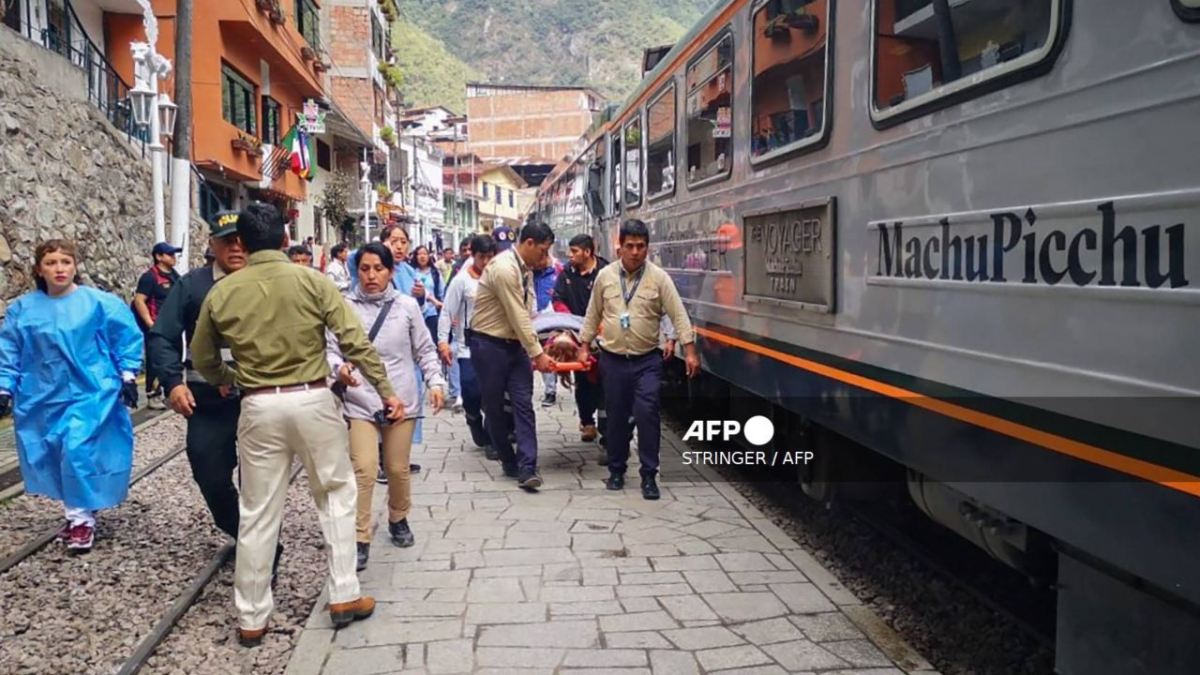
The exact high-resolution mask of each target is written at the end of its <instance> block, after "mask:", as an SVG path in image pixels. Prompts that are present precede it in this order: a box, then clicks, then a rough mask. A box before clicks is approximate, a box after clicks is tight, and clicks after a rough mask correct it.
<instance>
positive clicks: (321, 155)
mask: <svg viewBox="0 0 1200 675" xmlns="http://www.w3.org/2000/svg"><path fill="white" fill-rule="evenodd" d="M317 168H319V169H323V170H325V171H332V170H333V152H332V151H331V150H330V148H329V144H328V143H326V142H325V141H323V140H321V139H319V138H318V139H317Z"/></svg>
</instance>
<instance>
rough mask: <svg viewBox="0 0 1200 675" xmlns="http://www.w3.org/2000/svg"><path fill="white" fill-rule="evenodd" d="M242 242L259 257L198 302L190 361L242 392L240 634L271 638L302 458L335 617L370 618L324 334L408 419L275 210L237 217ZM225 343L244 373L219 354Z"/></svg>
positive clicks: (356, 324)
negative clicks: (283, 540) (293, 486)
mask: <svg viewBox="0 0 1200 675" xmlns="http://www.w3.org/2000/svg"><path fill="white" fill-rule="evenodd" d="M237 232H238V237H240V238H241V240H242V243H243V244H244V245H245V247H246V250H247V251H248V252H249V253H250V260H249V264H248V265H247V266H246V268H245V269H243V270H241V271H240V272H238V273H237V274H235V275H232V276H230V277H229V278H228V279H225V280H224V281H222V282H221V283H220V284H218V285H217V286H216V287H214V288H213V290H212V292H210V293H209V294H208V297H206V298H205V299H204V304H203V305H201V307H200V316H199V317H198V318H197V320H196V332H195V336H194V337H193V339H192V366H193V367H194V368H195V369H196V371H197V372H198V373H200V375H201V376H203V377H204V379H205V380H206V381H208V382H209V383H211V384H212V385H214V386H217V387H222V388H228V387H232V386H237V387H238V388H239V389H241V391H242V410H241V418H240V420H239V422H238V455H239V458H238V459H239V464H240V466H241V495H240V498H239V503H238V507H239V509H238V510H239V513H240V521H239V524H238V543H237V565H236V568H235V571H234V591H233V598H234V604H235V605H236V606H237V611H238V625H239V629H238V638H239V640H240V641H241V643H242V644H243V645H245V646H255V645H257V644H259V643H261V642H262V638H263V635H264V634H265V633H266V632H267V619H268V618H269V617H270V615H271V610H272V607H273V605H274V599H273V597H272V595H271V560H272V558H273V554H274V550H275V544H276V541H277V539H278V537H279V525H280V520H281V519H282V517H283V504H284V500H285V498H286V496H287V488H288V473H289V471H290V469H291V466H292V459H293V457H294V456H296V455H298V456H299V457H300V461H301V462H303V464H304V468H305V471H306V473H307V474H308V484H309V489H310V490H311V491H312V496H313V501H315V502H316V505H317V511H318V514H319V517H320V521H321V529H322V530H323V532H324V534H325V541H326V544H327V545H328V546H329V548H330V556H329V582H328V585H327V589H328V592H329V612H330V618H331V619H332V621H333V624H334V626H335V627H338V628H340V627H342V626H345V625H348V624H349V623H351V622H352V621H355V620H358V619H365V618H366V617H368V616H370V615H371V613H372V612H373V611H374V609H375V601H374V599H372V598H370V597H367V596H363V595H360V593H359V586H358V576H357V573H356V572H355V569H354V568H355V562H356V560H355V558H356V555H355V546H354V516H355V502H356V499H357V496H358V490H357V488H356V487H355V482H354V470H353V468H352V467H351V464H350V450H349V446H348V441H347V435H346V424H345V422H344V421H343V420H342V417H341V414H340V412H339V410H338V404H337V400H336V399H335V398H334V395H333V393H332V392H331V391H330V390H329V389H328V387H327V386H326V378H327V377H328V376H329V364H328V363H327V362H326V360H325V330H326V329H328V330H329V331H330V332H332V333H333V334H334V335H335V336H337V339H338V342H339V344H340V345H341V349H342V354H343V355H344V356H345V358H346V360H347V361H350V362H351V363H353V364H354V365H355V366H357V367H358V369H359V370H360V371H361V372H362V374H363V376H364V377H365V378H366V380H367V381H368V382H370V383H371V386H373V387H375V390H376V391H378V392H379V396H380V398H381V399H382V400H383V404H384V407H385V411H386V414H387V417H388V418H389V419H391V420H397V419H401V418H402V417H403V416H404V408H403V406H402V405H401V403H400V399H398V398H397V397H396V393H395V391H393V390H392V385H391V384H390V383H389V382H388V379H387V373H386V372H385V371H384V367H383V363H382V362H381V361H380V360H379V355H378V354H377V353H376V352H375V348H374V347H372V346H371V344H370V343H369V342H368V341H367V335H366V332H365V331H364V330H363V327H362V322H360V321H359V320H358V318H357V317H356V316H354V315H353V314H352V313H351V311H350V309H349V308H348V307H347V306H346V304H345V302H343V301H342V296H341V294H339V293H338V290H337V288H336V287H335V286H334V285H333V282H331V281H330V280H329V279H328V278H326V277H325V276H324V275H322V274H321V273H320V272H317V271H316V270H313V269H311V268H309V267H302V266H300V265H294V264H292V263H290V262H289V261H288V259H287V256H285V255H284V254H283V252H282V251H281V250H280V249H282V248H283V246H284V244H285V243H286V239H287V235H286V233H285V229H284V220H283V217H282V216H281V215H280V213H279V211H278V210H276V209H275V207H273V206H271V205H269V204H259V203H255V204H251V205H250V206H248V207H246V208H245V209H244V210H243V211H242V212H241V213H239V214H238V226H237ZM222 342H224V343H225V344H227V345H228V346H229V349H230V351H231V352H232V353H233V359H234V362H235V363H236V364H237V366H236V367H237V370H234V369H232V368H230V367H229V366H228V365H227V364H226V363H225V362H224V360H222V358H221V352H220V347H221V344H222Z"/></svg>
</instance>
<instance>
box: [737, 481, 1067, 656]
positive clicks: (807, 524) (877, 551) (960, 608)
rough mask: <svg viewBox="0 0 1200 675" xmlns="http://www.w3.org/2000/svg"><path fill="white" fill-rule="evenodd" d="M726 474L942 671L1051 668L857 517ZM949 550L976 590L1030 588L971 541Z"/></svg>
mask: <svg viewBox="0 0 1200 675" xmlns="http://www.w3.org/2000/svg"><path fill="white" fill-rule="evenodd" d="M722 473H724V474H725V476H726V478H727V479H728V480H730V481H731V483H732V484H733V486H734V487H735V488H737V490H738V491H739V492H740V493H741V494H742V495H743V496H745V497H746V498H747V499H748V500H750V502H751V503H753V504H754V505H755V506H756V507H758V508H759V509H760V510H762V511H763V513H764V514H766V515H767V517H769V518H770V519H771V520H772V521H773V522H774V523H775V524H776V525H778V526H779V527H781V528H783V530H784V531H785V532H786V533H787V534H788V536H790V537H792V538H794V539H795V540H796V541H797V542H798V543H799V544H800V545H801V546H802V547H803V548H804V549H806V550H807V551H808V552H809V553H811V554H812V555H813V557H815V558H816V559H817V560H818V561H820V562H821V564H822V565H823V566H824V567H825V568H826V569H828V570H829V571H830V572H832V573H833V574H834V576H836V577H837V578H838V580H839V581H841V582H842V584H843V585H844V586H845V587H846V588H847V589H848V590H849V591H850V592H851V593H853V594H854V596H855V597H857V598H858V599H859V600H861V601H862V602H863V603H865V604H866V605H868V606H870V608H871V609H872V610H873V611H874V612H875V613H876V614H877V615H878V616H879V617H880V618H882V619H883V620H884V621H885V622H886V623H887V624H888V625H889V626H890V627H891V628H892V629H893V630H895V631H896V633H897V634H899V635H900V636H901V637H902V638H903V639H904V640H905V641H906V642H908V644H909V645H910V646H912V647H913V648H914V649H916V650H917V652H919V653H920V654H921V655H922V656H924V657H926V658H927V659H928V660H929V661H930V663H932V664H933V665H934V667H935V668H937V669H938V671H939V672H941V673H942V675H993V674H995V675H1049V674H1051V673H1053V672H1054V653H1053V651H1052V650H1051V649H1049V648H1047V647H1046V646H1045V645H1043V644H1041V643H1039V642H1038V641H1037V640H1035V639H1034V638H1032V637H1031V636H1030V635H1029V634H1028V633H1026V632H1024V631H1022V629H1021V628H1020V627H1019V626H1018V625H1017V624H1016V623H1015V622H1014V621H1013V620H1012V619H1010V618H1009V617H1008V616H1006V615H1003V614H1000V613H998V612H996V611H994V610H992V609H991V608H989V607H988V606H987V605H985V604H984V603H982V602H980V601H979V600H978V599H976V598H973V597H971V596H970V595H969V594H967V593H966V592H964V591H963V589H962V588H960V587H959V586H958V585H957V584H955V583H954V582H952V581H950V580H947V579H946V578H945V577H944V576H942V575H941V574H938V573H936V572H934V571H932V570H931V569H930V568H929V566H928V565H927V564H926V563H925V562H923V561H921V560H920V559H919V558H917V557H915V556H913V555H912V554H910V553H909V552H908V551H906V550H904V549H903V548H901V547H899V546H897V545H896V544H895V543H893V542H891V541H889V540H887V539H885V538H884V537H882V536H881V535H880V534H879V533H878V532H876V531H875V530H874V529H872V528H871V527H870V526H868V525H867V524H865V523H863V522H862V521H861V520H859V519H858V517H856V516H854V515H853V514H850V513H848V512H846V511H844V510H840V509H837V508H834V509H826V508H824V507H823V506H821V505H819V504H817V503H815V502H813V501H811V500H809V499H808V498H807V497H805V496H804V495H803V494H802V493H801V492H800V488H799V486H797V485H795V484H787V483H783V482H770V483H760V482H755V483H746V482H736V481H738V480H743V481H744V480H745V477H744V476H742V475H741V474H739V473H738V472H737V471H723V472H722ZM946 536H947V537H955V535H953V534H949V533H947V534H946ZM946 553H947V554H949V555H953V556H957V557H958V559H959V560H960V561H961V560H962V559H963V558H965V559H967V560H969V561H970V562H969V566H970V567H973V568H974V569H975V573H974V574H972V579H971V580H970V581H971V585H972V587H976V586H979V587H980V588H982V589H983V591H984V592H985V593H987V595H988V596H989V597H998V595H997V594H1003V593H1024V594H1030V593H1032V591H1031V590H1030V589H1029V588H1028V587H1025V588H1022V587H1021V583H1022V581H1021V579H1020V578H1019V576H1018V575H1016V573H1015V572H1012V571H1011V570H1008V569H1007V568H1005V567H1003V566H1001V565H1000V563H997V562H995V561H993V560H991V559H990V558H989V557H988V556H986V555H985V554H983V553H982V552H980V551H976V550H974V547H972V546H971V545H970V544H969V543H966V542H959V541H957V540H956V541H953V542H949V541H948V542H947V544H946Z"/></svg>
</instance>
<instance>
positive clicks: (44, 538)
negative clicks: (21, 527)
mask: <svg viewBox="0 0 1200 675" xmlns="http://www.w3.org/2000/svg"><path fill="white" fill-rule="evenodd" d="M185 447H186V446H185V445H180V446H179V447H178V448H175V449H174V450H172V451H170V452H168V453H166V454H164V455H163V456H161V457H158V458H156V459H155V460H154V461H153V462H151V463H149V464H147V465H146V466H144V467H142V468H141V469H140V470H139V471H138V472H137V473H136V474H134V476H133V478H132V479H131V480H130V481H129V486H130V487H133V486H134V485H136V484H137V482H138V481H140V480H142V479H143V478H145V477H146V476H149V475H150V474H152V473H154V472H155V471H157V470H158V469H160V468H162V466H163V465H164V464H166V463H167V462H169V461H171V460H172V459H175V458H176V457H178V456H179V455H180V453H182V452H183V451H184V448H185ZM59 529H60V526H59V525H57V524H55V525H52V526H50V527H49V528H48V529H46V530H45V531H43V532H42V533H41V534H38V535H35V536H33V537H32V538H31V539H30V540H29V541H27V542H26V543H25V545H24V546H22V547H21V548H19V549H17V550H16V552H14V553H12V554H10V555H9V556H8V557H6V558H4V559H3V560H0V574H4V573H5V572H7V571H9V570H10V569H12V568H14V567H16V566H17V565H19V564H21V562H22V561H24V560H25V559H26V558H28V557H29V556H31V555H33V554H34V553H37V552H38V551H40V550H42V549H43V548H45V546H46V544H49V543H50V542H52V541H54V537H55V536H57V535H58V531H59Z"/></svg>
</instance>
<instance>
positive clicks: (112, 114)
mask: <svg viewBox="0 0 1200 675" xmlns="http://www.w3.org/2000/svg"><path fill="white" fill-rule="evenodd" d="M2 1H4V0H0V2H2ZM33 4H34V3H32V2H25V3H17V7H19V8H22V9H24V17H22V18H23V21H22V22H21V28H20V30H19V32H20V33H21V34H22V35H23V36H24V37H25V38H26V39H27V40H29V41H30V42H34V43H35V44H39V43H40V44H41V46H42V47H43V48H45V49H48V50H50V51H52V52H55V53H57V54H60V55H61V56H63V57H64V58H66V59H67V60H68V61H70V62H71V63H72V64H74V65H76V66H78V67H79V68H81V69H82V70H83V71H84V74H85V76H86V77H87V98H88V101H89V102H91V103H92V104H94V105H95V106H96V107H97V108H99V109H100V112H102V113H104V116H105V118H107V119H108V121H109V122H110V123H112V125H113V126H115V127H116V128H117V129H119V130H120V131H122V132H124V134H125V135H126V136H127V137H128V138H129V139H130V140H131V141H138V142H139V143H140V146H141V153H142V156H143V157H145V156H146V143H147V142H148V141H149V132H148V131H147V130H145V129H142V128H140V127H138V125H137V124H136V123H135V122H134V120H133V111H132V108H131V107H130V103H129V83H128V82H126V81H125V80H123V79H122V78H121V76H120V74H118V73H117V71H116V69H114V68H113V66H112V64H111V63H109V61H108V59H107V58H106V57H105V56H104V52H103V51H101V50H100V48H99V47H97V46H96V43H95V42H93V41H92V38H91V36H90V35H88V32H87V30H85V29H84V27H83V23H82V22H81V21H80V20H79V15H78V14H77V13H76V12H75V7H74V5H72V4H71V0H62V6H63V9H64V10H65V19H66V22H65V24H64V25H63V26H61V27H60V26H56V25H52V24H50V17H49V16H46V17H44V21H43V23H44V24H45V25H44V26H42V27H40V28H36V27H35V26H34V21H33V13H32V8H33ZM43 7H47V6H46V5H43ZM9 11H12V10H9ZM47 11H48V9H47ZM60 32H61V33H62V34H60Z"/></svg>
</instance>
